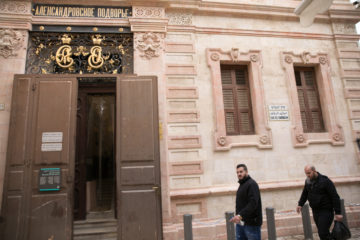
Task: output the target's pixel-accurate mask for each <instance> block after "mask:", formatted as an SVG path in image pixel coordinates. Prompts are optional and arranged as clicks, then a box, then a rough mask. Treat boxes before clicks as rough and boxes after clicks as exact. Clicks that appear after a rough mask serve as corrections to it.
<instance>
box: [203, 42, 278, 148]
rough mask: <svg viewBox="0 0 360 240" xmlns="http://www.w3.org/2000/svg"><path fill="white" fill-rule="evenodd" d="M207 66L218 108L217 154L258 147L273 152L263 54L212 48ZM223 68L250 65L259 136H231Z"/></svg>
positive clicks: (249, 70)
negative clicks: (265, 89) (262, 72)
mask: <svg viewBox="0 0 360 240" xmlns="http://www.w3.org/2000/svg"><path fill="white" fill-rule="evenodd" d="M206 52H207V62H208V66H209V67H210V70H211V78H212V85H213V94H214V106H215V116H216V120H215V132H214V138H215V143H214V146H215V150H230V149H231V148H233V147H248V146H256V147H258V148H262V149H263V148H265V149H266V148H272V134H271V129H270V127H269V125H268V118H267V115H266V109H265V99H264V89H263V81H262V74H261V68H262V57H261V52H260V51H259V50H250V51H248V52H240V51H239V49H238V48H232V49H231V50H230V51H223V50H221V49H219V48H208V49H206ZM221 64H231V65H234V64H239V65H247V67H248V72H249V83H250V94H251V104H252V112H253V120H254V126H255V134H253V135H236V136H227V135H226V126H225V112H224V102H223V93H222V84H221V70H220V65H221Z"/></svg>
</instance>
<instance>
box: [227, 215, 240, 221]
mask: <svg viewBox="0 0 360 240" xmlns="http://www.w3.org/2000/svg"><path fill="white" fill-rule="evenodd" d="M241 220H242V217H241V216H240V215H236V216H235V217H233V218H231V219H230V222H232V223H240V221H241Z"/></svg>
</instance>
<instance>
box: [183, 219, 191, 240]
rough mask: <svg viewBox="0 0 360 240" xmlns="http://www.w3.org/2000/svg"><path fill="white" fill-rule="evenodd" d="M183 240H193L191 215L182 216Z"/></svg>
mask: <svg viewBox="0 0 360 240" xmlns="http://www.w3.org/2000/svg"><path fill="white" fill-rule="evenodd" d="M184 240H193V233H192V215H191V214H184Z"/></svg>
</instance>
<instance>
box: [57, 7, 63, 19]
mask: <svg viewBox="0 0 360 240" xmlns="http://www.w3.org/2000/svg"><path fill="white" fill-rule="evenodd" d="M63 9H64V8H63V7H59V15H58V16H60V17H62V16H63V15H62V14H63Z"/></svg>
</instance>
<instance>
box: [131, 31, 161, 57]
mask: <svg viewBox="0 0 360 240" xmlns="http://www.w3.org/2000/svg"><path fill="white" fill-rule="evenodd" d="M164 38H165V36H164V34H163V33H153V32H147V33H139V34H135V49H137V50H139V51H140V56H141V57H143V58H146V59H149V60H150V59H152V58H154V57H158V56H160V52H161V51H163V49H164Z"/></svg>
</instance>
